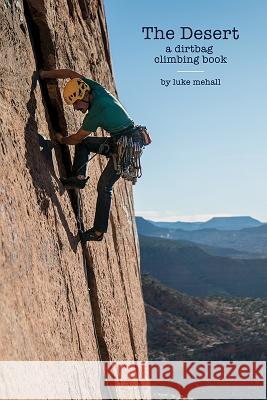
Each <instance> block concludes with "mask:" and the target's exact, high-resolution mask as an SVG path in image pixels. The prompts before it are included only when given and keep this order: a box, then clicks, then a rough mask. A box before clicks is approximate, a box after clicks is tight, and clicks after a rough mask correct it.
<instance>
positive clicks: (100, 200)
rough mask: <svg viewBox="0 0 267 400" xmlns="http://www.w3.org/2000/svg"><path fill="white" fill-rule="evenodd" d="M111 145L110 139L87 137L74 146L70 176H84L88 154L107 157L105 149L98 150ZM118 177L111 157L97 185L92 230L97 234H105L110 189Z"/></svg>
mask: <svg viewBox="0 0 267 400" xmlns="http://www.w3.org/2000/svg"><path fill="white" fill-rule="evenodd" d="M103 143H106V144H109V146H111V145H112V141H111V139H110V138H102V137H87V138H85V139H84V140H83V141H82V142H81V143H79V144H77V145H76V146H75V155H74V161H73V167H72V175H73V176H77V175H84V176H86V173H87V165H88V160H89V158H90V153H91V152H93V153H98V154H103V155H107V150H108V149H107V148H106V149H105V148H104V149H102V150H101V149H99V147H100V146H101V145H102V144H103ZM119 177H120V175H118V174H117V172H116V171H115V169H114V164H113V159H112V157H111V158H110V159H109V161H108V163H107V165H106V167H105V169H104V171H103V172H102V174H101V176H100V178H99V181H98V184H97V192H98V196H97V202H96V212H95V220H94V229H95V230H97V231H99V232H107V228H108V219H109V212H110V206H111V198H112V187H113V185H114V183H115V182H116V181H117V180H118V179H119Z"/></svg>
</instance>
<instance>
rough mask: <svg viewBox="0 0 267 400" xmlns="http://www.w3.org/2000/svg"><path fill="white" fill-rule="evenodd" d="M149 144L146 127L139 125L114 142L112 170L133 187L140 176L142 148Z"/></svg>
mask: <svg viewBox="0 0 267 400" xmlns="http://www.w3.org/2000/svg"><path fill="white" fill-rule="evenodd" d="M150 143H151V139H150V136H149V133H148V132H147V129H146V127H145V126H139V125H137V126H135V127H134V128H133V129H132V130H131V131H130V132H129V133H127V135H123V136H121V137H120V138H119V139H118V140H117V141H116V152H115V153H114V154H112V157H113V163H114V169H115V170H116V172H117V174H118V175H121V177H122V178H124V179H126V180H128V181H131V182H132V183H133V185H134V184H135V183H136V182H137V179H138V178H141V176H142V167H141V155H142V153H143V149H144V147H145V146H147V145H148V144H150Z"/></svg>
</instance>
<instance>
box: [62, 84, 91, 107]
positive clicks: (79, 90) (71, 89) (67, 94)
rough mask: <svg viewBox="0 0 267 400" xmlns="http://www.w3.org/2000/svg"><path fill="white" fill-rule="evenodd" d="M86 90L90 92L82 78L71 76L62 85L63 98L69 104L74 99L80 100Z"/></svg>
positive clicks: (73, 101)
mask: <svg viewBox="0 0 267 400" xmlns="http://www.w3.org/2000/svg"><path fill="white" fill-rule="evenodd" d="M87 90H88V91H89V92H90V87H89V86H88V85H87V84H86V83H85V82H84V81H83V80H82V79H80V78H73V79H71V80H70V81H69V82H68V83H67V84H66V86H65V87H64V90H63V97H64V100H65V102H66V103H67V104H68V105H69V106H71V105H72V104H73V103H75V101H76V100H82V99H83V98H84V95H85V92H86V91H87Z"/></svg>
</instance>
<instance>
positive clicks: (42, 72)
mask: <svg viewBox="0 0 267 400" xmlns="http://www.w3.org/2000/svg"><path fill="white" fill-rule="evenodd" d="M46 72H47V71H44V70H43V69H40V70H39V77H40V78H41V79H45V78H47V76H46Z"/></svg>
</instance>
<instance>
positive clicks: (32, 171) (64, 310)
mask: <svg viewBox="0 0 267 400" xmlns="http://www.w3.org/2000/svg"><path fill="white" fill-rule="evenodd" d="M0 14H1V21H2V23H1V28H0V29H1V41H0V46H1V49H0V50H1V51H0V59H1V62H0V65H1V67H0V88H1V90H0V105H1V114H0V127H1V129H0V143H1V146H0V151H1V158H2V168H1V171H2V177H1V189H0V196H1V214H0V220H1V224H0V225H1V236H2V240H1V257H2V259H1V270H0V288H1V289H0V292H1V297H0V304H1V316H0V331H1V341H0V358H1V359H2V360H97V359H101V360H108V359H109V360H115V359H117V360H123V359H125V360H126V359H128V360H145V359H147V343H146V319H145V312H144V303H143V297H142V289H141V282H140V263H139V245H138V238H137V235H136V227H135V219H134V209H133V198H132V190H131V183H129V182H125V181H124V180H123V179H120V180H119V181H118V182H117V183H116V184H115V187H114V192H113V204H112V211H111V217H110V222H109V230H108V233H107V235H105V239H104V240H103V241H102V242H101V243H92V244H90V245H87V246H83V248H82V246H81V244H80V243H79V241H78V235H77V225H79V224H82V225H83V224H84V226H85V227H86V228H87V229H88V228H89V227H90V226H91V225H92V223H93V218H94V211H95V203H96V184H97V181H98V177H99V175H100V173H101V171H102V170H103V168H104V166H105V164H106V159H105V157H100V156H97V157H95V158H94V160H92V162H91V163H90V171H89V175H90V184H89V185H88V186H87V188H86V189H84V190H83V191H82V192H81V193H80V194H78V193H76V192H74V191H73V192H72V191H69V192H67V191H64V189H63V187H62V185H61V183H60V181H59V177H60V176H62V175H64V174H66V173H67V172H68V170H69V168H70V163H71V158H72V151H73V149H72V148H71V147H69V148H68V147H67V146H60V145H58V144H53V142H52V141H51V140H50V139H51V137H53V134H54V133H55V132H64V133H66V134H67V133H68V134H71V133H75V132H76V131H77V130H78V129H79V127H80V124H81V119H80V118H81V117H79V116H77V115H76V114H75V113H74V112H73V110H72V108H71V107H65V105H64V104H63V101H62V95H61V93H62V87H63V84H64V82H63V81H53V80H51V81H48V82H41V81H39V80H38V76H37V74H36V72H35V71H37V70H39V69H51V68H70V69H74V70H76V71H77V72H79V73H82V74H83V75H85V76H87V77H89V78H92V79H95V80H97V81H99V82H100V83H101V84H103V85H104V86H106V87H107V88H108V89H109V90H110V91H111V92H112V93H113V94H116V89H115V86H114V80H113V76H112V65H111V58H110V51H109V42H108V34H107V28H106V21H105V14H104V8H103V3H102V1H101V0H92V1H90V2H89V1H88V0H87V1H86V0H67V1H65V0H58V1H56V2H47V1H44V0H24V1H22V0H16V1H13V0H12V1H11V0H4V1H3V2H1V5H0ZM104 134H105V133H104V132H102V131H101V130H99V131H98V135H104Z"/></svg>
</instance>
